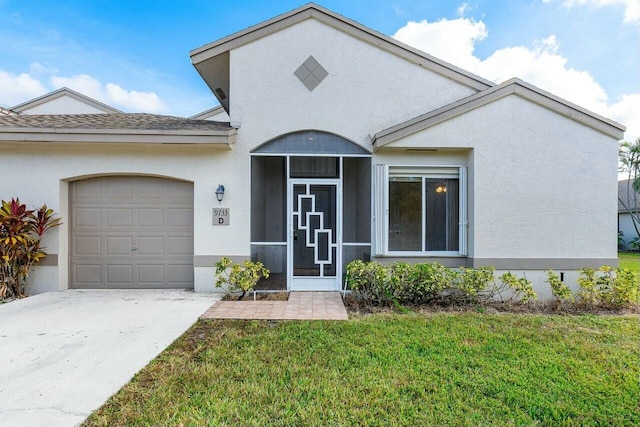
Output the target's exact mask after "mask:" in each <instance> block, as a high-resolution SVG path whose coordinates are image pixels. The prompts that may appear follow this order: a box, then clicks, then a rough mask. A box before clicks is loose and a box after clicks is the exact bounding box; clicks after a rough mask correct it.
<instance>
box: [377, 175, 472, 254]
mask: <svg viewBox="0 0 640 427" xmlns="http://www.w3.org/2000/svg"><path fill="white" fill-rule="evenodd" d="M387 176H388V178H387V184H388V185H387V190H388V193H387V195H388V197H387V199H386V200H387V203H388V205H387V209H386V212H387V224H386V225H387V227H386V231H387V232H386V238H387V239H386V240H387V241H386V243H387V245H386V249H387V251H386V252H387V253H389V254H393V253H404V254H406V253H414V254H423V253H424V254H427V255H428V254H436V253H437V254H442V255H460V254H463V252H464V251H463V244H462V242H463V237H464V236H463V235H462V234H463V233H461V230H463V229H464V227H462V226H461V224H463V223H464V217H463V215H462V213H463V210H462V209H461V200H463V198H462V197H461V193H462V192H461V185H460V168H449V169H447V168H439V169H429V168H424V169H417V168H416V169H415V170H410V169H409V170H408V169H406V168H396V169H394V168H393V167H391V168H389V169H388V175H387Z"/></svg>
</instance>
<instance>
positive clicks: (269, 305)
mask: <svg viewBox="0 0 640 427" xmlns="http://www.w3.org/2000/svg"><path fill="white" fill-rule="evenodd" d="M200 318H201V319H262V320H348V319H349V316H347V310H346V309H345V308H344V304H343V302H342V296H341V295H340V292H291V293H289V300H288V301H218V302H216V303H215V304H214V305H212V306H211V308H209V309H208V310H207V311H205V312H204V314H203V315H202V316H201V317H200Z"/></svg>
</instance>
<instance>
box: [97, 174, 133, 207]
mask: <svg viewBox="0 0 640 427" xmlns="http://www.w3.org/2000/svg"><path fill="white" fill-rule="evenodd" d="M103 187H105V189H104V191H103V192H102V200H103V201H106V202H116V203H121V202H128V201H132V200H133V186H132V183H131V178H127V177H112V178H111V179H104V180H103Z"/></svg>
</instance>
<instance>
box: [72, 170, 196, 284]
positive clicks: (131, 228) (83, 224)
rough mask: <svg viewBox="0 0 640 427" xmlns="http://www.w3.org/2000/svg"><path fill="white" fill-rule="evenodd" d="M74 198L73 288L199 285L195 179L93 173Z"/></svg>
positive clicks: (77, 184)
mask: <svg viewBox="0 0 640 427" xmlns="http://www.w3.org/2000/svg"><path fill="white" fill-rule="evenodd" d="M69 198H70V204H71V206H70V207H71V209H70V212H71V218H70V224H71V274H70V275H71V277H70V279H71V287H73V288H83V289H101V288H105V289H106V288H109V289H113V288H193V184H191V183H187V182H182V181H175V180H171V179H163V178H152V177H130V176H111V177H100V178H91V179H85V180H82V181H76V182H73V183H71V185H70V195H69Z"/></svg>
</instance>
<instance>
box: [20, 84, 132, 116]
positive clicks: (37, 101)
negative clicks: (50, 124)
mask: <svg viewBox="0 0 640 427" xmlns="http://www.w3.org/2000/svg"><path fill="white" fill-rule="evenodd" d="M64 95H67V96H69V97H71V98H73V99H75V100H77V101H80V102H84V103H85V104H87V105H90V106H91V107H93V108H96V109H98V110H101V111H103V112H105V113H122V111H121V110H118V109H117V108H114V107H112V106H110V105H107V104H105V103H102V102H100V101H97V100H95V99H93V98H89V97H88V96H86V95H83V94H81V93H79V92H76V91H74V90H72V89H69V88H68V87H61V88H60V89H57V90H54V91H53V92H49V93H46V94H44V95H42V96H39V97H37V98H34V99H30V100H29V101H26V102H23V103H22V104H18V105H16V106H14V107H11V110H13V111H15V112H16V113H21V112H22V111H24V110H28V109H29V108H33V107H37V106H38V105H42V104H44V103H46V102H48V101H52V100H54V99H57V98H60V97H62V96H64Z"/></svg>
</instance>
